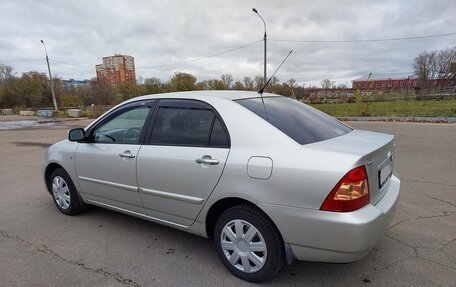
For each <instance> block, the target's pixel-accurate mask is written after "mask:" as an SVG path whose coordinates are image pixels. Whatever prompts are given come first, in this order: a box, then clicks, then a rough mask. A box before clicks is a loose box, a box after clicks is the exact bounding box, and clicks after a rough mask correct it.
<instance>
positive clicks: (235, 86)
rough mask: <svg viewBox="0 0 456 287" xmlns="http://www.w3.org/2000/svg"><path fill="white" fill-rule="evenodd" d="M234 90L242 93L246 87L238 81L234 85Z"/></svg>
mask: <svg viewBox="0 0 456 287" xmlns="http://www.w3.org/2000/svg"><path fill="white" fill-rule="evenodd" d="M233 89H234V90H238V91H241V90H245V87H244V85H243V84H242V82H240V81H236V82H235V83H234V85H233Z"/></svg>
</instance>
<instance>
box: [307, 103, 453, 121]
mask: <svg viewBox="0 0 456 287" xmlns="http://www.w3.org/2000/svg"><path fill="white" fill-rule="evenodd" d="M369 105H370V114H369V115H368V116H373V117H382V116H384V117H456V99H449V100H426V101H424V100H423V101H401V102H371V103H369ZM311 106H313V107H314V108H317V109H319V110H320V111H322V112H325V113H327V114H330V115H331V116H334V117H358V116H361V113H360V108H359V104H357V103H343V104H312V105H311Z"/></svg>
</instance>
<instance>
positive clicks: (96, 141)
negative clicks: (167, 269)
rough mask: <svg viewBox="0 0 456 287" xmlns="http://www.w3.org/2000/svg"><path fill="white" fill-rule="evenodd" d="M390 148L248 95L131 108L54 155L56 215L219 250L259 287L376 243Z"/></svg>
mask: <svg viewBox="0 0 456 287" xmlns="http://www.w3.org/2000/svg"><path fill="white" fill-rule="evenodd" d="M394 152H395V151H394V136H393V135H389V134H382V133H376V132H370V131H361V130H354V129H353V128H351V127H349V126H347V125H346V124H344V123H341V122H339V121H338V120H336V119H334V118H332V117H330V116H328V115H326V114H324V113H322V112H320V111H318V110H316V109H314V108H311V107H309V106H307V105H305V104H303V103H301V102H299V101H296V100H292V99H289V98H285V97H281V96H277V95H273V94H267V93H265V94H263V95H260V94H258V93H254V92H243V91H218V92H216V91H195V92H181V93H168V94H157V95H149V96H143V97H138V98H134V99H131V100H128V101H126V102H124V103H121V104H120V105H118V106H116V107H114V108H112V109H111V110H110V111H108V112H106V113H105V114H104V115H102V116H101V117H99V118H98V119H96V120H95V121H94V122H93V123H91V124H90V125H88V126H87V127H86V128H78V129H72V130H70V132H69V134H68V140H64V141H61V142H59V143H56V144H54V145H53V146H51V147H50V148H49V150H48V151H47V153H46V158H45V169H44V177H45V182H46V186H47V188H48V190H49V192H50V194H51V195H52V198H53V201H54V203H55V205H56V207H57V208H58V209H59V210H60V211H61V212H62V213H64V214H67V215H74V214H78V213H80V212H81V211H83V210H84V208H85V207H86V206H87V205H96V206H100V207H104V208H109V209H112V210H115V211H119V212H122V213H126V214H129V215H133V216H136V217H140V218H144V219H146V220H150V221H153V222H156V223H160V224H164V225H167V226H171V227H174V228H178V229H180V230H183V231H187V232H191V233H194V234H197V235H200V236H204V237H209V238H212V239H213V240H214V242H215V247H216V249H217V252H218V255H219V257H220V259H221V261H222V262H223V263H224V265H225V266H226V267H227V268H228V269H229V270H230V271H231V272H232V273H233V274H235V275H236V276H238V277H240V278H242V279H245V280H248V281H252V282H259V281H263V280H266V279H268V278H270V277H272V276H274V275H275V274H277V273H278V272H279V271H280V270H281V268H282V267H283V266H284V265H285V264H286V262H290V261H291V260H292V259H293V258H297V259H299V260H307V261H320V262H334V263H345V262H352V261H356V260H358V259H360V258H361V257H363V256H364V255H366V254H367V253H368V252H369V251H370V250H371V249H372V248H373V247H374V246H375V245H376V243H377V242H378V241H379V240H380V239H381V237H382V235H383V233H384V232H385V230H386V228H387V227H388V226H389V224H390V222H391V220H392V218H393V216H394V213H395V209H396V205H397V201H398V197H399V189H400V181H399V179H398V178H397V177H396V176H395V175H394V174H393V168H394V158H395V154H394Z"/></svg>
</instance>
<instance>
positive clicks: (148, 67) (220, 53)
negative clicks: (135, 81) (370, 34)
mask: <svg viewBox="0 0 456 287" xmlns="http://www.w3.org/2000/svg"><path fill="white" fill-rule="evenodd" d="M261 41H263V40H257V41H254V42H251V43H248V44H245V45H242V46H239V47H236V48H232V49H229V50H226V51H222V52H218V53H214V54H210V55H207V56H203V57H199V58H195V59H190V60H186V61H180V62H175V63H169V64H160V65H155V66H137V67H135V69H152V68H159V67H168V66H174V65H180V64H185V63H191V62H196V61H201V60H204V59H207V58H212V57H215V56H220V55H224V54H227V53H230V52H233V51H236V50H240V49H243V48H245V47H248V46H251V45H253V44H255V43H258V42H261ZM49 60H51V61H52V62H56V63H60V64H64V65H69V66H75V67H81V68H90V69H93V68H94V67H95V65H93V66H88V65H79V64H74V63H69V62H65V61H61V60H55V59H49Z"/></svg>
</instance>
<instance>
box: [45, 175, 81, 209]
mask: <svg viewBox="0 0 456 287" xmlns="http://www.w3.org/2000/svg"><path fill="white" fill-rule="evenodd" d="M48 186H49V189H50V191H51V192H52V198H53V199H54V203H55V205H56V206H57V209H58V210H59V211H60V212H62V213H64V214H66V215H76V214H79V213H81V211H82V207H81V203H80V202H79V197H78V194H77V191H76V187H75V186H74V183H73V181H72V180H71V178H70V176H69V175H68V173H67V172H66V171H65V170H64V169H62V168H57V169H56V170H54V171H53V172H52V174H51V177H50V179H49V182H48Z"/></svg>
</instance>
